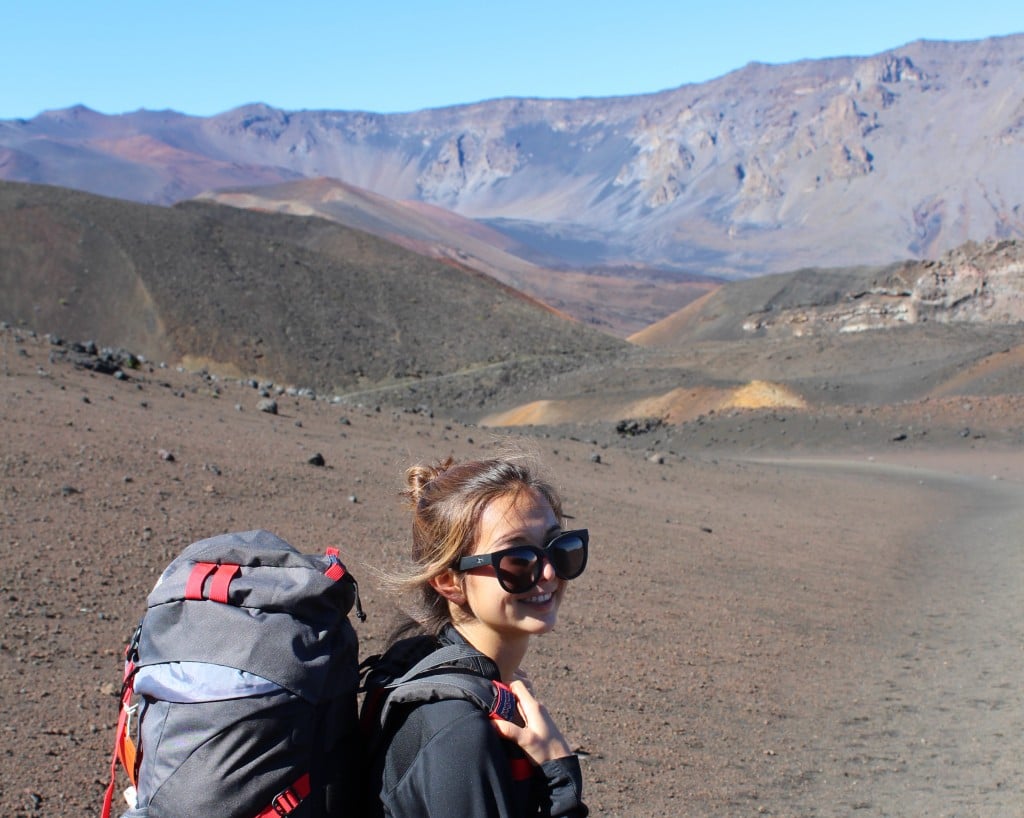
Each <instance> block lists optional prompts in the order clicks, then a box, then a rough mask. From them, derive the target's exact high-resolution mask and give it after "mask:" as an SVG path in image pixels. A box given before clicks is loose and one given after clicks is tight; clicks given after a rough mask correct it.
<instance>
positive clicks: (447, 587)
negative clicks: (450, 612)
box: [430, 568, 466, 605]
mask: <svg viewBox="0 0 1024 818" xmlns="http://www.w3.org/2000/svg"><path fill="white" fill-rule="evenodd" d="M430 584H431V586H433V588H434V590H435V591H437V592H438V593H439V594H440V595H441V596H443V597H444V598H445V599H447V600H448V601H449V602H452V603H454V604H456V605H465V604H466V592H465V591H464V590H463V589H462V582H461V581H460V577H459V575H458V574H456V573H455V572H454V571H453V570H451V569H450V568H448V569H445V571H444V572H442V573H440V574H438V575H437V576H436V577H434V578H433V579H432V580H430Z"/></svg>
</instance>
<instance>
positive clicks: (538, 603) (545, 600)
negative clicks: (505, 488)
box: [463, 490, 565, 647]
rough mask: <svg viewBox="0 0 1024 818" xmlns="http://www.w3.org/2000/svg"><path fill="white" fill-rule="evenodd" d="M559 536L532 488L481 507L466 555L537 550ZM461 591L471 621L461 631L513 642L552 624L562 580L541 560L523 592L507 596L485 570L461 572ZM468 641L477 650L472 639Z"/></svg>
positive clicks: (547, 506) (554, 519)
mask: <svg viewBox="0 0 1024 818" xmlns="http://www.w3.org/2000/svg"><path fill="white" fill-rule="evenodd" d="M560 532H561V526H560V525H559V523H558V518H557V517H555V512H554V511H553V510H552V508H551V505H550V504H549V503H548V501H547V500H545V499H544V497H543V496H542V495H540V494H538V493H537V492H535V491H533V490H524V491H521V492H519V493H518V494H516V495H514V496H504V497H499V498H497V499H495V500H492V501H491V503H490V504H489V505H487V507H486V508H485V509H484V512H483V514H482V515H481V517H480V525H479V529H478V533H477V539H476V543H475V545H474V548H473V551H472V553H473V554H486V553H490V552H493V551H501V550H503V549H505V548H511V547H512V546H515V545H524V544H525V545H533V546H537V547H543V546H544V545H546V544H547V543H548V542H549V541H550V540H551V538H552V537H554V536H555V535H557V534H558V533H560ZM463 589H464V591H465V595H466V603H467V606H468V608H469V610H470V612H471V614H472V616H473V619H474V621H472V622H469V623H465V627H466V628H467V630H470V631H474V632H475V635H476V637H477V639H478V640H479V639H481V637H484V638H486V640H487V641H491V640H493V639H499V640H500V639H516V638H522V637H528V636H530V635H532V634H540V633H546V632H547V631H549V630H551V629H552V628H553V627H554V626H555V622H556V620H557V619H558V606H559V605H560V604H561V601H562V596H563V595H564V594H565V580H562V579H559V578H558V577H557V576H556V575H555V571H554V569H553V568H552V567H551V563H550V562H548V561H547V560H544V570H543V572H542V573H541V577H540V579H539V580H538V581H537V584H536V585H534V586H533V587H532V588H530V589H529V590H527V591H525V592H523V593H519V594H512V593H509V592H508V591H506V590H505V589H504V588H502V587H501V585H500V584H499V582H498V580H497V577H496V576H495V573H494V568H493V567H491V566H484V567H481V568H474V569H472V570H470V571H467V572H465V573H464V574H463ZM467 635H469V634H467ZM470 641H473V643H474V644H476V645H477V646H478V647H482V645H480V644H478V642H477V641H474V640H473V639H472V638H471V639H470Z"/></svg>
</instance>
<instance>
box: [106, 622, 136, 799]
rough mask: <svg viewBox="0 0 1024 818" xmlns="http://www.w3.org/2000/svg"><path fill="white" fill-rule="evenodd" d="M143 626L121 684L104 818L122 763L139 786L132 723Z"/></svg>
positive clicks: (130, 651)
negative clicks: (136, 665)
mask: <svg viewBox="0 0 1024 818" xmlns="http://www.w3.org/2000/svg"><path fill="white" fill-rule="evenodd" d="M141 632H142V626H141V625H139V627H138V628H136V629H135V633H134V634H133V635H132V640H131V642H129V643H128V646H127V647H126V648H125V649H124V657H125V658H124V679H123V681H122V682H121V709H120V712H119V713H118V715H117V732H116V733H115V734H114V752H113V754H112V755H111V759H110V781H109V783H108V784H107V790H106V792H105V793H104V794H103V809H102V811H101V813H100V815H101V816H102V818H110V810H111V807H112V805H113V801H114V787H115V786H116V785H117V762H118V761H120V762H121V766H122V767H124V770H125V772H126V773H128V777H129V778H130V779H131V782H132V786H135V784H136V781H137V780H138V773H139V761H140V760H141V759H140V758H139V755H138V753H137V752H136V749H135V742H134V741H132V737H131V730H130V729H129V724H128V722H129V720H130V718H131V715H132V713H133V712H134V708H133V707H132V706H131V701H132V696H133V695H134V693H135V660H136V659H137V658H138V646H139V635H140V634H141Z"/></svg>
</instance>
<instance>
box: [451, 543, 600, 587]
mask: <svg viewBox="0 0 1024 818" xmlns="http://www.w3.org/2000/svg"><path fill="white" fill-rule="evenodd" d="M589 542H590V533H589V532H588V531H587V529H585V528H581V529H578V530H577V531H563V532H562V533H561V534H559V535H557V536H556V537H554V538H553V539H552V540H551V541H550V542H549V543H548V544H547V545H545V546H544V547H543V548H538V547H537V546H535V545H514V546H512V547H511V548H506V549H504V550H502V551H494V552H492V553H490V554H473V555H472V556H469V557H463V558H462V559H460V560H456V561H455V563H454V564H453V566H452V567H453V568H455V570H457V571H470V570H472V569H474V568H481V567H483V566H485V565H492V566H494V573H495V576H497V577H498V582H499V583H500V584H501V587H502V588H504V589H505V590H506V591H508V593H510V594H523V593H526V592H527V591H529V590H530V589H531V588H532V587H533V586H535V585H536V584H537V583H538V582H539V581H540V575H541V574H542V573H544V560H548V561H549V562H550V563H551V567H552V568H554V569H555V575H556V576H558V577H559V578H561V579H576V577H578V576H579V575H580V574H582V573H583V569H584V568H586V567H587V546H588V544H589Z"/></svg>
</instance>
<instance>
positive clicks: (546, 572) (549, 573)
mask: <svg viewBox="0 0 1024 818" xmlns="http://www.w3.org/2000/svg"><path fill="white" fill-rule="evenodd" d="M542 563H543V565H542V566H541V570H540V578H541V579H544V580H552V579H555V578H556V574H555V566H554V565H552V563H551V560H549V559H545V560H542Z"/></svg>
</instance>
